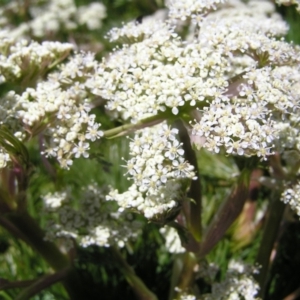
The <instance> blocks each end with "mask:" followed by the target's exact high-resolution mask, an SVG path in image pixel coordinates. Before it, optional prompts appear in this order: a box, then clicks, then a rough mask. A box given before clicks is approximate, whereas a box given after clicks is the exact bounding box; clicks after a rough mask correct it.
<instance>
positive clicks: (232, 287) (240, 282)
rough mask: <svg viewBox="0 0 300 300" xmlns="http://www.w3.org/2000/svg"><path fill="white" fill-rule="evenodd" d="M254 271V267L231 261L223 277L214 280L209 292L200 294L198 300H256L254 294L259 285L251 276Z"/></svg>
mask: <svg viewBox="0 0 300 300" xmlns="http://www.w3.org/2000/svg"><path fill="white" fill-rule="evenodd" d="M255 273H257V270H256V269H255V268H253V267H251V266H248V265H245V264H243V263H241V262H237V261H231V262H230V263H229V266H228V269H227V273H226V275H225V279H224V280H223V281H222V282H220V283H218V282H214V283H213V284H212V291H211V293H210V294H205V295H203V296H201V297H200V300H227V299H244V300H256V299H257V300H258V299H259V298H257V297H256V295H257V293H258V291H259V285H258V283H257V282H256V281H255V280H254V278H253V276H252V274H255Z"/></svg>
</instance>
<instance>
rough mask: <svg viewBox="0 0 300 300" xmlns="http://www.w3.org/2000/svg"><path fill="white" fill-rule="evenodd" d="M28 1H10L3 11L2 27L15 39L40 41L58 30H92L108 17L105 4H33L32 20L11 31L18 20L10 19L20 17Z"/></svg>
mask: <svg viewBox="0 0 300 300" xmlns="http://www.w3.org/2000/svg"><path fill="white" fill-rule="evenodd" d="M27 5H28V4H26V1H15V0H12V1H9V3H8V4H6V5H3V6H2V7H1V8H0V24H1V23H2V28H7V29H9V30H11V31H12V32H13V35H15V36H16V37H21V36H26V35H28V34H30V36H34V37H37V38H44V37H53V36H54V35H55V34H56V33H58V32H59V31H62V32H68V31H73V30H75V29H77V28H78V26H79V25H86V26H87V28H88V29H89V30H95V29H99V28H101V26H102V22H101V21H102V20H103V19H104V18H105V17H106V8H105V6H104V5H103V4H102V3H98V2H92V3H89V5H87V6H79V7H77V6H76V3H75V1H74V0H47V1H37V0H36V1H31V3H30V6H29V7H28V8H29V10H28V15H29V16H30V20H27V21H26V22H23V23H21V24H20V25H19V26H18V27H16V28H14V29H12V26H13V25H12V24H13V23H14V21H15V20H11V18H10V17H8V16H11V15H12V16H18V17H22V16H21V15H20V7H21V6H23V7H24V9H26V6H27Z"/></svg>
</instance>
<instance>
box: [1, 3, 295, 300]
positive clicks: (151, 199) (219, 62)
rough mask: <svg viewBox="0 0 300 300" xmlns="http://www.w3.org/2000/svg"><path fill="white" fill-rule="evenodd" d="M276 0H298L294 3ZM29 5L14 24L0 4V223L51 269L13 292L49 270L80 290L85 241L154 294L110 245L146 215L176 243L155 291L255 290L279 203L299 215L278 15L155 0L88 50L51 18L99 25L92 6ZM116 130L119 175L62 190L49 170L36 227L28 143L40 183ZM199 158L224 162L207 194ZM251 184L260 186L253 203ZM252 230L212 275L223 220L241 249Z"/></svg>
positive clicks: (123, 239) (134, 233)
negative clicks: (153, 7) (246, 258)
mask: <svg viewBox="0 0 300 300" xmlns="http://www.w3.org/2000/svg"><path fill="white" fill-rule="evenodd" d="M246 2H247V3H246ZM277 2H278V4H283V5H292V4H296V5H297V6H296V8H297V9H298V10H299V6H300V5H299V2H297V1H283V0H282V1H277ZM37 3H38V2H37ZM37 3H33V4H35V5H33V4H32V7H30V9H29V13H30V14H31V21H28V22H26V23H23V24H22V25H20V26H19V27H11V26H10V25H9V20H8V17H7V16H8V14H7V13H6V12H7V11H10V12H14V11H16V10H17V8H16V7H17V4H16V3H15V2H14V1H13V2H11V3H10V4H8V5H7V6H6V7H5V8H3V10H2V11H1V24H2V28H3V30H1V32H0V40H1V44H0V53H1V54H0V72H1V74H0V76H1V77H0V80H1V85H2V87H3V88H2V90H1V107H0V109H1V115H0V118H1V119H0V122H1V129H0V167H1V170H2V171H1V190H0V195H1V199H0V213H1V215H0V224H1V225H2V227H4V228H5V229H6V230H7V231H8V232H10V233H11V234H12V235H13V236H15V237H16V238H19V239H21V240H23V241H25V242H26V243H27V244H28V245H29V246H30V247H32V249H33V250H34V251H36V252H37V253H39V254H40V255H41V256H42V257H43V259H44V260H45V261H46V262H47V263H48V264H49V265H50V266H51V268H52V269H53V271H54V273H52V274H50V275H47V276H46V277H45V278H44V281H43V279H42V280H40V282H41V283H40V285H38V288H37V283H36V282H34V283H33V284H32V285H28V286H27V287H26V288H24V289H23V290H22V291H21V292H20V294H19V296H18V297H19V298H18V299H28V297H29V296H31V295H34V293H38V292H40V291H41V290H42V289H44V288H46V287H48V286H49V285H51V284H53V283H55V282H57V281H62V283H63V285H64V287H65V289H66V291H67V293H68V294H69V296H70V297H71V299H84V297H85V296H84V295H85V291H84V287H83V286H82V284H81V283H80V274H79V272H78V270H77V269H76V266H75V264H74V253H73V252H74V249H76V247H83V248H87V247H90V246H92V245H94V246H98V247H105V248H110V249H111V251H112V253H113V255H114V259H115V261H116V263H117V264H119V266H120V269H121V272H122V273H123V274H124V277H125V278H126V279H127V281H128V284H129V285H130V286H131V288H132V289H133V291H134V293H135V294H136V296H137V298H138V299H159V295H155V294H154V293H153V292H152V291H151V289H150V288H148V287H147V285H146V284H145V283H144V282H143V281H142V280H141V279H140V278H139V277H138V275H137V274H136V273H135V272H134V269H133V268H132V267H131V266H130V265H129V264H128V263H127V261H126V260H125V258H124V256H123V254H124V251H125V249H126V248H128V247H129V245H130V243H134V241H135V240H137V239H138V238H139V236H140V235H141V233H142V230H143V227H145V226H147V224H149V223H154V224H155V225H156V226H158V227H159V228H160V229H159V232H160V234H161V236H162V238H163V239H164V241H165V248H164V251H166V252H169V253H172V254H173V255H174V257H175V258H174V265H177V267H176V268H175V267H174V269H173V275H172V280H170V282H171V283H170V284H169V283H166V285H167V286H168V287H170V295H169V299H182V300H183V299H246V300H251V299H260V298H262V297H263V296H264V293H265V292H266V284H267V276H268V270H269V267H270V265H269V264H270V257H271V252H272V251H273V250H274V244H275V241H276V239H277V231H278V228H279V225H280V222H281V220H282V218H283V212H284V211H287V212H288V213H289V215H290V216H292V217H293V218H295V215H298V216H300V182H299V181H298V179H297V178H298V175H299V167H300V138H299V130H300V128H299V111H300V110H299V103H300V102H299V101H300V92H299V90H300V72H299V71H300V70H299V68H300V48H299V46H296V45H294V44H293V43H288V42H286V41H285V39H284V36H285V35H286V33H287V31H288V26H287V24H286V23H285V22H284V21H283V20H282V19H281V17H280V15H279V14H277V13H276V11H275V5H274V4H273V3H272V2H270V1H267V0H266V1H263V0H261V1H258V0H257V1H255V0H250V1H241V0H228V1H225V0H185V1H183V0H169V1H166V3H165V5H166V8H165V9H164V10H161V11H158V12H157V13H156V14H154V15H151V16H147V17H145V18H144V19H143V20H142V21H132V22H129V23H126V24H123V27H121V28H113V29H111V30H110V31H109V32H108V33H107V36H106V38H107V39H108V40H109V41H110V42H111V43H112V44H114V45H116V46H115V48H114V50H113V51H112V52H111V53H110V54H109V55H105V56H103V57H102V58H101V59H96V56H95V54H93V53H92V52H84V51H80V50H79V48H78V47H77V45H76V44H75V43H63V42H58V41H53V40H55V39H54V37H55V36H56V34H57V35H58V33H59V32H60V31H61V30H63V31H66V32H70V31H75V30H76V28H77V27H78V26H86V28H87V29H89V30H94V29H97V28H99V27H101V19H103V18H104V17H105V16H106V12H105V7H104V6H103V5H102V4H99V3H92V4H90V6H85V7H76V5H75V4H74V3H73V1H71V0H68V1H54V0H53V1H48V3H47V4H43V5H45V6H40V5H38V4H37ZM58 12H59V13H58ZM96 13H97V16H98V17H97V20H96V21H94V20H95V18H94V16H95V14H96ZM99 15H100V16H101V17H99ZM42 37H47V38H48V39H49V40H52V41H42ZM34 40H37V41H34ZM97 57H98V56H97ZM99 111H100V112H101V113H99ZM104 119H105V120H108V119H109V120H110V122H104V123H102V120H104ZM107 124H117V125H118V126H116V127H109V126H108V125H107ZM122 137H126V139H127V141H128V149H129V151H128V153H127V154H126V157H125V158H123V161H122V166H119V167H120V169H121V172H122V173H123V174H124V176H125V177H127V178H128V180H129V184H128V186H127V189H126V190H123V191H120V189H119V188H118V186H113V185H112V184H110V185H105V186H101V185H99V184H98V183H96V181H93V182H90V183H89V184H88V185H86V186H82V187H81V190H80V192H78V193H75V192H74V191H72V188H71V187H70V186H68V185H67V184H65V185H64V184H60V185H59V184H53V187H55V188H53V189H49V188H48V189H46V192H41V194H40V195H39V198H40V200H42V202H43V210H42V213H41V215H42V216H43V219H44V220H46V221H47V224H46V225H45V224H44V230H45V232H44V231H43V230H42V227H40V226H41V225H39V220H35V219H34V218H33V217H32V216H31V215H30V213H29V211H28V208H27V206H28V201H27V194H28V190H29V188H30V180H31V178H32V177H33V176H34V173H35V172H37V170H36V169H35V167H34V164H33V162H32V157H31V156H30V155H29V152H28V149H27V148H28V147H29V146H28V145H33V144H35V149H38V150H36V151H38V153H39V157H40V161H41V163H42V164H43V167H44V168H45V169H46V170H47V172H48V173H49V178H52V179H53V181H55V178H57V173H58V172H61V170H63V169H65V170H66V172H65V173H64V174H66V175H65V176H68V172H72V168H73V167H74V165H76V161H79V160H80V159H85V160H86V161H88V160H92V159H94V157H95V156H97V154H96V152H97V150H95V149H96V148H97V147H98V146H99V145H100V144H101V142H102V141H104V140H106V139H111V140H112V141H116V142H117V141H118V140H119V139H122ZM31 147H32V146H31ZM95 151H96V152H95ZM124 156H125V155H124ZM202 157H206V158H209V162H211V163H212V166H211V167H210V168H211V170H212V169H213V168H218V166H217V165H214V163H213V162H217V161H218V160H219V159H220V158H221V157H223V158H225V159H226V161H229V162H230V163H231V164H232V165H234V167H231V168H229V170H230V171H228V170H227V178H226V186H225V187H224V188H223V192H222V193H221V195H219V196H217V195H213V196H211V195H208V194H207V195H206V192H207V190H206V189H205V188H204V187H205V186H204V184H203V182H202V179H203V177H202V170H203V168H204V166H202V164H201V163H199V162H202V163H204V160H203V159H201V158H202ZM112 163H113V162H112ZM219 163H220V164H222V163H221V161H219ZM205 164H206V165H207V164H208V162H206V163H205ZM99 169H100V167H99ZM225 172H226V171H225ZM103 176H105V175H103ZM66 182H67V181H66ZM261 187H265V189H267V190H268V195H269V197H268V199H265V201H261V202H262V205H260V206H259V205H257V211H256V213H255V206H256V202H255V201H256V200H257V198H258V197H257V195H255V192H256V191H257V190H258V189H259V188H261ZM224 190H225V192H224ZM216 191H217V190H216ZM207 193H208V192H207ZM220 196H221V197H222V199H221V200H220V201H219V202H213V201H214V200H213V198H214V197H215V198H218V197H219V198H220ZM74 199H76V205H74ZM210 202H212V203H213V204H214V206H216V207H213V208H212V205H211V204H210ZM285 204H289V205H285ZM251 210H252V212H251ZM251 214H252V215H251ZM249 215H250V217H249ZM262 215H264V217H261V216H262ZM260 228H262V229H263V234H262V236H261V240H260V247H258V248H259V249H258V251H257V252H258V253H257V258H256V262H257V265H252V266H250V265H247V264H246V263H243V262H242V261H239V260H231V261H229V262H228V266H227V272H225V273H224V276H223V279H222V280H220V278H219V277H220V276H218V274H220V269H219V267H218V265H217V264H216V263H215V262H214V261H212V260H210V256H209V255H210V254H211V253H213V251H214V249H215V247H218V244H220V242H222V239H223V238H224V236H225V233H226V232H228V229H230V230H229V231H230V234H231V237H232V239H233V241H234V243H235V249H240V248H242V247H244V246H247V245H249V244H250V243H251V241H252V240H253V238H254V237H255V235H257V232H258V230H259V229H260ZM200 280H201V282H205V286H206V288H203V287H202V286H200V285H199V281H200ZM207 287H208V288H207ZM26 297H27V298H26Z"/></svg>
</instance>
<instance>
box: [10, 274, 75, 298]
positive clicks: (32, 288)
mask: <svg viewBox="0 0 300 300" xmlns="http://www.w3.org/2000/svg"><path fill="white" fill-rule="evenodd" d="M68 271H69V270H68V269H63V270H61V271H59V272H57V273H54V274H51V275H46V276H43V277H42V278H40V279H38V280H35V281H34V282H33V283H32V284H31V285H29V286H28V287H26V288H25V289H24V290H23V291H22V292H21V293H20V294H19V295H18V296H17V297H16V299H15V300H27V299H30V298H31V297H32V296H34V295H37V294H38V293H39V292H40V291H42V290H44V289H46V288H48V287H49V286H51V285H53V284H55V283H56V282H59V281H61V280H63V279H64V278H65V277H66V276H67V274H68Z"/></svg>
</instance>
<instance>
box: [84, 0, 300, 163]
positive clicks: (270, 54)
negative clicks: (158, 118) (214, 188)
mask: <svg viewBox="0 0 300 300" xmlns="http://www.w3.org/2000/svg"><path fill="white" fill-rule="evenodd" d="M192 2H193V3H190V4H189V5H187V4H186V3H185V2H184V3H183V2H182V1H174V2H170V11H171V12H172V7H175V8H176V7H177V6H178V8H176V9H177V10H178V14H179V13H181V12H182V11H186V12H187V13H189V14H191V13H193V12H195V13H198V14H199V13H200V12H199V10H201V7H202V5H203V7H204V6H205V5H206V7H210V8H213V7H214V5H215V4H218V5H217V6H216V7H215V8H216V9H217V8H220V10H219V11H216V12H215V11H213V12H211V13H209V14H208V15H207V16H205V17H203V20H202V21H201V22H199V24H198V26H199V28H200V31H199V33H197V34H196V36H195V35H194V38H193V39H189V40H187V41H184V40H183V39H181V38H180V37H179V36H178V35H177V34H176V33H175V29H174V28H173V27H172V25H170V24H169V23H168V20H167V21H166V22H163V21H157V20H152V21H151V20H147V22H146V23H145V24H143V23H141V24H139V23H138V22H132V23H130V24H128V25H125V26H124V27H123V28H121V29H113V30H112V31H111V32H110V33H109V37H110V39H111V40H118V39H122V40H125V41H126V44H125V45H124V46H123V47H122V48H121V49H119V48H117V49H116V50H115V51H114V53H112V54H111V56H110V57H109V58H108V59H104V60H103V61H102V63H101V64H100V67H99V69H98V74H96V75H95V77H93V78H91V79H90V81H89V83H88V85H89V87H90V88H91V91H92V93H94V94H95V95H99V96H100V97H102V98H103V99H105V100H107V104H106V108H107V109H108V110H109V111H111V112H112V113H113V115H114V116H115V117H119V118H121V119H123V120H129V121H131V122H132V123H135V122H138V120H140V119H142V118H146V117H149V116H154V115H157V114H160V113H168V112H169V111H170V112H171V113H172V114H173V115H181V114H183V113H191V112H192V111H193V110H194V109H195V108H197V109H199V111H200V113H201V118H200V119H199V120H196V122H195V123H193V122H191V126H192V134H193V135H196V136H199V137H202V138H203V139H202V141H203V144H202V145H201V146H203V147H204V148H206V149H208V150H210V151H213V152H219V151H220V149H225V151H226V152H227V153H229V154H239V155H258V156H261V157H263V158H266V157H267V156H268V155H270V154H272V153H273V151H272V149H273V148H274V144H275V141H274V140H275V139H276V138H277V137H278V135H279V131H278V129H277V128H276V124H277V123H281V122H282V118H283V117H285V116H286V115H290V114H291V113H295V112H296V109H295V108H297V103H298V102H299V93H297V92H296V82H295V76H294V75H293V74H294V73H295V72H299V70H298V69H299V67H297V66H299V61H300V58H299V57H300V56H299V53H300V51H299V47H296V46H294V45H292V44H289V43H286V42H285V41H284V40H283V39H280V37H282V36H283V35H284V34H285V33H286V32H287V29H288V27H287V25H286V24H285V23H284V22H283V21H282V20H281V19H280V17H279V15H278V14H276V12H275V8H274V6H273V5H272V4H271V3H269V2H268V1H254V0H252V1H249V3H247V4H244V3H243V2H241V1H236V0H235V1H234V0H232V1H226V3H225V4H222V3H221V2H224V1H204V2H203V3H202V1H192ZM206 2H209V3H206ZM204 4H205V5H204ZM219 4H220V5H219ZM197 5H198V6H199V7H198V6H197ZM207 5H208V6H207ZM194 6H195V7H194ZM196 6H197V7H196ZM175 8H174V9H175ZM151 22H152V23H151ZM157 27H160V29H157ZM195 33H196V32H195Z"/></svg>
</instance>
